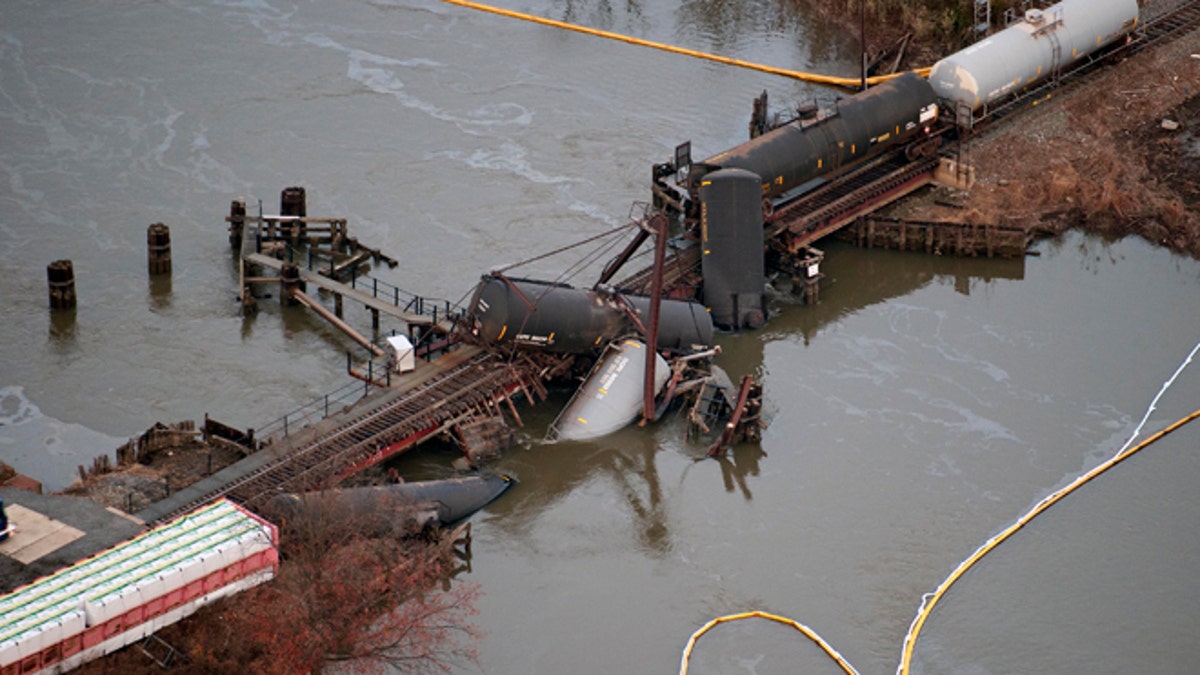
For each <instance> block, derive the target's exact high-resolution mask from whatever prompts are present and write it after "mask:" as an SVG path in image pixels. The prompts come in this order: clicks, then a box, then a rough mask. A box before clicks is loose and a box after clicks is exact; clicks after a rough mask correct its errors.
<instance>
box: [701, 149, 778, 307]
mask: <svg viewBox="0 0 1200 675" xmlns="http://www.w3.org/2000/svg"><path fill="white" fill-rule="evenodd" d="M762 199H763V198H762V178H761V177H760V176H759V175H758V174H756V173H751V172H750V171H746V170H745V169H721V170H720V171H714V172H712V173H710V174H708V175H706V176H705V177H704V179H703V181H701V183H700V204H701V212H700V223H701V236H702V239H703V257H702V258H701V263H700V266H701V272H702V273H703V274H704V304H705V305H708V308H709V310H710V311H711V312H712V319H713V323H714V324H716V325H717V326H719V327H720V328H723V329H726V330H739V329H742V328H758V327H759V326H762V325H763V323H764V322H765V321H766V298H765V295H764V292H763V287H764V286H765V284H766V272H765V262H764V260H763V246H764V243H763V205H762Z"/></svg>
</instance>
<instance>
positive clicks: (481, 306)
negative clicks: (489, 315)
mask: <svg viewBox="0 0 1200 675" xmlns="http://www.w3.org/2000/svg"><path fill="white" fill-rule="evenodd" d="M475 306H476V307H477V308H478V309H479V313H480V314H483V313H484V312H486V311H488V307H491V305H489V304H488V301H487V300H484V299H483V298H480V299H479V304H477V305H475Z"/></svg>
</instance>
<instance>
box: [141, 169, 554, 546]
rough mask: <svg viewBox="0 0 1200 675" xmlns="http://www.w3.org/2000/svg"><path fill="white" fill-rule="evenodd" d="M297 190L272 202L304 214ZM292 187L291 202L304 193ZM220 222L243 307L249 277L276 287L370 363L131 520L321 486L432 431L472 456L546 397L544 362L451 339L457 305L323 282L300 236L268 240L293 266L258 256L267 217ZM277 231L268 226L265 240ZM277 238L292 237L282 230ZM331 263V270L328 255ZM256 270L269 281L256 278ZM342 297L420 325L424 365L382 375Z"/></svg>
mask: <svg viewBox="0 0 1200 675" xmlns="http://www.w3.org/2000/svg"><path fill="white" fill-rule="evenodd" d="M297 190H300V189H299V188H289V189H288V190H287V191H285V194H284V198H283V200H282V201H283V202H284V204H285V206H287V207H288V209H290V210H292V211H293V212H296V211H298V212H299V213H301V214H303V213H304V210H305V209H304V207H303V204H302V203H300V204H299V205H298V204H297V203H296V199H297V197H296V194H297ZM289 191H290V192H289ZM299 194H300V195H301V197H300V198H301V199H302V195H303V192H299ZM289 200H290V201H289ZM287 217H291V218H300V219H303V220H305V221H307V222H309V223H312V222H323V221H330V222H334V221H336V222H337V223H339V225H338V233H339V237H341V238H342V239H347V238H348V237H347V233H346V229H345V221H344V220H341V219H314V218H307V217H305V216H302V215H297V216H287ZM226 221H227V222H229V223H230V234H231V243H232V244H233V245H234V247H235V249H236V250H237V251H238V253H239V257H240V259H241V262H240V267H241V270H240V275H239V276H240V278H239V282H238V283H239V285H240V290H241V293H242V295H243V304H244V306H247V307H253V306H254V305H255V302H254V299H253V294H252V291H251V288H252V286H251V285H252V284H262V283H271V284H278V285H279V296H280V298H281V299H282V300H284V301H294V302H298V303H301V304H304V305H305V306H307V307H309V308H310V309H312V310H313V311H316V312H317V313H318V314H320V315H321V316H322V318H325V319H326V320H328V321H330V323H332V324H333V325H335V326H336V327H338V329H339V330H342V331H343V332H345V333H346V334H347V335H349V336H350V337H351V338H352V339H354V340H355V341H356V342H358V343H359V344H360V345H362V346H363V347H364V348H365V349H367V350H369V352H370V353H371V356H370V357H369V358H371V359H372V360H371V361H368V363H369V364H371V365H372V366H373V368H368V369H367V372H371V373H373V374H371V375H369V376H367V377H361V376H360V375H359V374H357V373H355V372H354V369H353V368H351V367H350V366H349V364H348V371H350V373H351V374H353V375H355V377H361V379H364V380H365V381H364V383H363V385H362V387H361V390H360V394H359V395H357V396H356V397H355V398H354V400H349V401H347V400H345V399H337V400H334V401H330V399H329V397H326V399H325V401H324V406H323V407H321V408H315V407H307V406H306V407H302V408H301V409H300V411H299V412H300V414H299V415H296V416H294V417H293V416H292V415H285V416H284V417H283V418H281V420H282V424H279V425H276V426H274V428H271V427H270V426H269V427H266V428H260V429H258V430H256V431H255V432H253V434H254V435H253V436H251V438H254V440H253V442H252V446H251V447H250V448H249V450H250V452H249V454H248V455H247V456H246V457H245V458H243V459H241V460H240V461H238V462H236V463H234V464H232V465H230V466H228V467H226V468H224V469H222V470H221V471H218V472H217V473H215V474H213V475H211V476H209V477H207V478H204V479H202V480H200V481H199V482H197V483H194V484H192V485H190V486H187V487H186V488H184V489H182V490H179V491H177V492H175V493H173V494H171V495H169V496H168V497H167V498H166V499H163V500H161V501H159V502H156V503H154V504H151V505H150V506H149V507H148V508H146V509H144V510H142V511H140V512H138V513H137V514H136V516H137V517H138V518H140V519H142V520H143V521H145V522H147V523H155V522H163V521H166V520H169V519H171V518H173V517H175V516H177V515H179V514H181V513H185V512H187V511H189V510H191V509H194V508H196V507H197V506H200V505H202V504H206V503H209V502H211V501H213V500H214V499H217V498H219V497H228V498H230V499H232V500H234V501H236V502H238V503H239V504H242V505H244V506H246V507H248V508H259V507H262V506H263V505H264V504H265V503H266V502H267V501H268V500H269V499H270V498H271V497H272V496H274V495H276V494H279V493H281V492H305V491H311V490H320V489H324V488H329V487H332V486H334V485H336V484H337V483H339V482H340V481H342V480H343V479H345V478H346V477H348V476H350V475H352V474H354V473H356V472H358V471H361V470H363V469H365V468H368V467H370V466H373V465H376V464H378V463H380V462H383V461H385V460H387V459H389V458H391V457H394V456H395V455H397V454H399V453H402V452H405V451H407V450H409V449H411V448H413V447H414V446H416V445H418V444H420V443H422V442H425V441H427V440H430V439H434V438H439V437H442V438H445V439H447V440H450V441H452V442H456V443H458V444H459V445H460V446H461V447H462V448H463V451H464V454H465V455H466V456H467V458H468V460H469V461H471V462H472V463H473V462H474V460H475V459H476V458H477V457H479V456H480V455H482V454H486V453H487V452H488V451H489V450H492V449H493V448H490V447H488V446H490V445H494V444H496V443H500V442H503V441H504V440H505V439H508V440H509V441H510V442H511V439H512V436H513V434H512V433H511V432H507V433H506V432H505V430H507V429H509V424H510V422H511V423H512V424H515V425H517V426H519V425H521V417H520V414H519V413H518V411H517V406H516V401H517V400H518V399H520V398H523V399H524V400H525V401H526V402H529V403H535V402H536V401H537V400H538V399H539V398H541V399H544V398H545V397H546V389H545V386H544V385H543V383H542V377H541V373H542V372H543V371H544V366H545V364H538V363H535V362H534V361H533V360H531V358H529V357H516V358H508V359H505V358H503V357H501V356H499V355H497V354H493V353H490V352H487V351H484V350H482V349H480V348H478V347H475V346H472V345H466V344H457V343H455V341H454V340H453V339H450V335H451V333H452V331H453V328H454V321H455V319H456V318H457V315H458V313H459V311H460V310H459V309H458V308H457V307H455V306H453V305H451V304H450V303H449V302H446V301H441V300H432V299H430V298H423V297H420V296H414V295H412V294H409V293H405V292H402V291H400V289H398V288H396V287H394V286H391V285H388V284H384V283H381V282H379V281H378V280H376V279H373V278H371V277H357V276H351V279H350V280H349V282H348V283H347V282H344V281H339V280H337V279H334V278H331V276H329V275H327V274H323V273H322V270H321V266H319V265H317V264H316V263H315V261H314V258H313V257H311V256H310V255H307V254H306V253H307V252H306V251H305V249H304V248H303V243H302V247H301V248H299V249H295V248H287V247H288V246H290V244H291V242H290V241H288V242H283V243H284V246H282V247H278V246H277V247H271V249H272V250H274V251H275V252H276V253H277V254H279V255H281V256H285V257H287V258H299V257H301V256H303V257H304V258H306V260H305V263H303V264H299V263H296V262H292V261H290V260H284V259H282V258H281V257H275V256H272V255H267V254H266V253H264V252H263V251H264V246H263V242H264V239H265V238H264V236H263V235H264V232H268V233H269V232H270V230H269V228H267V229H264V227H265V226H264V224H265V223H268V222H269V219H267V218H254V217H249V216H245V214H244V204H241V203H240V202H239V201H235V202H234V203H233V208H232V209H231V214H230V217H228V218H227V219H226ZM293 222H298V221H293ZM247 225H249V226H251V227H246V226H247ZM235 227H236V230H237V237H235V236H234V229H235ZM280 234H281V233H280V232H279V231H276V232H275V235H276V236H279V235H280ZM284 236H286V237H287V238H288V239H291V234H290V233H284ZM268 241H269V240H268ZM308 245H309V246H312V244H311V243H309V244H308ZM363 248H364V249H367V247H363ZM367 250H369V251H370V252H371V254H372V255H373V257H375V258H376V259H377V260H380V259H382V260H383V261H384V262H388V263H389V264H390V262H391V260H390V259H389V258H387V257H386V256H383V255H382V254H381V253H380V252H379V251H377V250H374V249H367ZM330 263H331V264H330V267H329V270H330V271H332V268H333V267H334V265H333V258H330ZM264 271H271V272H275V273H276V275H277V276H262V274H263V272H264ZM309 285H311V286H314V287H316V288H317V289H319V290H320V291H324V292H328V293H330V294H332V295H333V297H334V298H335V308H334V309H333V310H330V309H328V308H326V307H324V306H323V305H321V304H320V303H319V302H318V301H317V300H316V299H315V298H314V297H313V295H310V294H309V293H308V292H307V287H308V286H309ZM344 299H348V300H350V301H352V302H357V303H360V304H361V305H363V306H364V307H366V308H367V309H368V310H370V312H371V315H372V326H373V328H374V329H375V331H376V332H377V333H378V330H379V319H380V316H381V315H382V316H387V317H390V318H392V319H395V320H397V321H399V322H402V323H404V324H405V325H406V326H407V327H408V331H409V333H410V335H412V334H413V332H414V329H415V331H416V332H419V333H420V338H421V340H420V342H419V343H418V342H417V341H416V340H414V344H417V345H418V347H419V348H418V350H417V351H418V354H420V355H423V356H425V357H426V358H425V360H417V362H416V368H415V369H414V370H412V371H410V372H407V373H399V372H395V371H393V370H389V365H388V364H387V363H385V362H384V359H379V360H378V361H375V360H374V358H375V357H380V356H383V355H384V353H383V350H382V349H380V348H379V347H378V346H377V345H375V344H374V342H373V341H372V340H370V339H368V338H367V337H364V336H363V335H361V334H360V333H358V331H356V330H355V329H354V328H352V327H350V326H349V325H348V324H346V322H345V321H343V320H342V318H341V317H342V305H343V300H344ZM435 343H436V344H435ZM435 354H436V358H435ZM347 358H348V360H349V356H348V357H347ZM331 403H332V406H331V405H330V404H331ZM248 433H251V432H248Z"/></svg>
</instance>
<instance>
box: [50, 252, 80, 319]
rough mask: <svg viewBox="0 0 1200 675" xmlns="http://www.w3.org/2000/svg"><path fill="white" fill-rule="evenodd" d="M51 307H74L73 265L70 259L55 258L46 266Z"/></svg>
mask: <svg viewBox="0 0 1200 675" xmlns="http://www.w3.org/2000/svg"><path fill="white" fill-rule="evenodd" d="M46 281H47V283H48V284H49V287H50V308H51V309H75V266H74V265H72V264H71V261H70V260H55V261H54V262H52V263H50V264H49V265H47V266H46Z"/></svg>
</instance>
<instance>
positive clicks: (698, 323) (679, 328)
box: [462, 213, 761, 455]
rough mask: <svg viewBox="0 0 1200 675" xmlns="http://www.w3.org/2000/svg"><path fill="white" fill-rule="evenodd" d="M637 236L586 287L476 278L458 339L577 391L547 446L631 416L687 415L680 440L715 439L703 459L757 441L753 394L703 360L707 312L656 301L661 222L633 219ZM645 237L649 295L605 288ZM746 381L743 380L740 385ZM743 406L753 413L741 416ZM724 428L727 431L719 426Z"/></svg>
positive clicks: (709, 337) (707, 351)
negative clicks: (651, 242)
mask: <svg viewBox="0 0 1200 675" xmlns="http://www.w3.org/2000/svg"><path fill="white" fill-rule="evenodd" d="M631 226H633V227H634V228H636V235H635V237H634V239H633V241H632V242H630V244H629V245H628V246H627V247H626V249H625V252H624V253H622V254H621V255H619V256H617V258H616V259H615V260H614V261H612V262H610V263H609V265H608V266H607V267H606V268H605V270H604V272H603V274H602V275H601V279H600V281H598V282H597V283H596V284H595V285H594V286H593V287H591V288H576V287H573V286H569V285H566V284H563V283H558V282H551V281H541V280H534V279H524V278H512V277H509V276H506V275H505V274H504V272H503V271H497V272H492V273H490V274H486V275H484V276H483V278H482V280H481V281H480V282H479V284H478V285H477V286H476V288H475V291H474V294H473V296H472V298H471V301H470V304H469V305H468V309H467V316H466V318H465V321H464V322H463V324H462V333H463V338H464V339H466V340H468V341H470V342H473V343H475V344H477V345H480V346H482V347H484V348H486V349H489V350H493V351H499V352H503V353H506V354H508V355H515V354H517V353H521V354H523V355H526V356H531V357H534V358H540V359H543V360H544V362H545V364H546V366H545V368H544V369H543V373H544V375H545V376H547V377H549V378H550V379H553V378H554V377H555V376H560V377H561V379H565V380H567V381H570V382H573V383H578V384H577V388H576V389H575V391H574V393H573V395H572V397H571V399H570V401H569V402H568V403H567V405H566V406H565V407H564V408H563V410H562V411H561V412H560V413H559V415H558V417H557V419H556V420H555V421H554V422H553V423H552V424H551V425H550V428H549V431H548V432H547V439H548V440H587V439H593V438H598V437H601V436H604V435H606V434H609V433H612V432H614V431H617V430H618V429H621V428H623V427H625V426H627V425H629V424H631V423H633V422H634V421H636V420H637V419H638V418H639V416H640V417H641V419H642V420H643V423H645V422H646V421H656V420H658V419H661V418H662V417H663V415H665V414H666V413H667V412H668V411H669V410H671V409H674V408H687V409H688V410H689V413H688V421H689V426H688V435H689V436H692V437H704V436H711V435H712V434H713V433H714V432H719V433H718V434H717V438H716V440H715V442H714V444H713V446H712V447H711V448H710V450H709V454H710V455H712V454H716V453H718V452H720V451H723V450H724V448H725V447H727V446H728V445H729V444H730V443H732V442H735V441H736V440H738V439H757V438H758V436H759V432H760V424H761V421H760V419H759V417H758V415H757V410H758V409H759V407H760V402H759V401H758V399H759V398H760V397H761V388H759V387H757V386H756V385H753V384H752V383H751V384H747V385H746V386H745V387H744V388H745V389H746V392H747V393H746V394H745V395H744V396H742V397H741V398H742V400H741V402H740V408H739V407H738V406H739V390H737V389H735V388H734V387H733V385H732V384H731V382H730V380H729V377H728V376H727V375H726V374H725V373H724V372H723V371H722V370H721V369H720V367H718V366H716V365H715V364H714V363H713V362H712V360H713V357H714V356H716V355H717V354H719V353H720V349H719V348H718V347H717V346H716V344H715V341H714V333H715V329H714V324H713V318H712V313H711V312H710V311H709V309H708V308H707V307H706V306H705V305H703V304H701V303H699V302H695V301H693V300H689V299H672V298H669V297H664V295H666V294H667V291H670V290H671V289H666V288H664V285H663V283H662V274H661V271H662V266H663V255H664V251H665V248H666V241H665V237H666V231H667V218H666V216H664V215H662V214H661V213H657V214H653V215H647V216H644V217H642V218H640V219H636V220H635V221H634V222H633V223H631ZM651 233H653V235H654V236H655V237H656V246H655V252H656V255H655V264H654V266H653V268H652V277H653V282H652V284H651V286H652V290H651V293H650V294H649V295H646V294H640V293H635V292H632V291H630V290H626V289H623V288H619V287H617V286H613V285H609V283H608V281H609V280H610V279H611V278H612V276H613V275H614V274H615V273H616V271H617V270H618V269H619V267H620V266H621V264H623V263H624V262H625V261H626V260H628V259H629V258H630V257H631V256H632V254H633V253H634V252H635V251H636V249H637V248H638V247H639V246H640V245H641V244H642V243H643V242H644V241H645V240H646V239H647V238H648V235H650V234H651ZM747 381H748V382H749V380H748V379H747ZM747 408H750V409H752V410H753V411H754V412H752V413H750V414H746V413H745V410H746V409H747ZM727 420H728V421H732V422H733V425H732V426H723V424H722V423H723V422H725V421H727Z"/></svg>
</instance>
